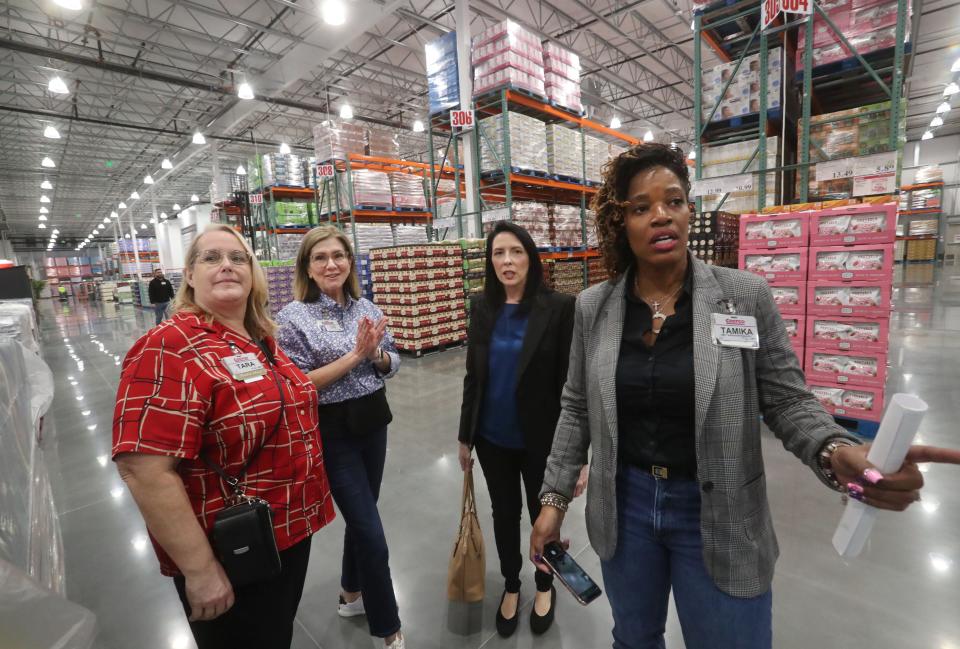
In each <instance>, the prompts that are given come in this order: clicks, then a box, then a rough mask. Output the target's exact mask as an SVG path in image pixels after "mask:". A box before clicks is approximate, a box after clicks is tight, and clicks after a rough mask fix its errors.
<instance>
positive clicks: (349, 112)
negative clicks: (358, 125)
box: [340, 104, 353, 119]
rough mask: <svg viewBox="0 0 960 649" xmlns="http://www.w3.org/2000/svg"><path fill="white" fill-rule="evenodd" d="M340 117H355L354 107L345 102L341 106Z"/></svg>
mask: <svg viewBox="0 0 960 649" xmlns="http://www.w3.org/2000/svg"><path fill="white" fill-rule="evenodd" d="M340 119H353V108H351V107H350V104H344V105H343V106H341V107H340Z"/></svg>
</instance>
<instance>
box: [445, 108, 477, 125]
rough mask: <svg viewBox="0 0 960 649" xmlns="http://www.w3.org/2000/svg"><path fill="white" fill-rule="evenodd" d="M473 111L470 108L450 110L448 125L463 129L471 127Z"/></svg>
mask: <svg viewBox="0 0 960 649" xmlns="http://www.w3.org/2000/svg"><path fill="white" fill-rule="evenodd" d="M473 121H474V116H473V111H472V110H451V111H450V126H452V127H453V128H460V129H463V130H467V129H471V128H473Z"/></svg>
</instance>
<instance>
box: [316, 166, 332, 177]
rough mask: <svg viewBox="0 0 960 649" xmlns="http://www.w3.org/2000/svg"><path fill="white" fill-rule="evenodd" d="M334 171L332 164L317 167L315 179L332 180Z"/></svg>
mask: <svg viewBox="0 0 960 649" xmlns="http://www.w3.org/2000/svg"><path fill="white" fill-rule="evenodd" d="M334 175H336V170H335V169H334V168H333V165H332V164H322V165H317V178H333V177H334Z"/></svg>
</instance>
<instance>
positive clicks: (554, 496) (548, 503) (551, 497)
mask: <svg viewBox="0 0 960 649" xmlns="http://www.w3.org/2000/svg"><path fill="white" fill-rule="evenodd" d="M540 504H541V505H543V506H544V507H556V508H557V509H559V510H560V511H562V512H565V511H567V508H568V507H569V506H570V501H569V500H567V499H566V498H564V497H563V496H561V495H560V494H558V493H555V492H552V491H550V492H547V493H545V494H543V495H542V496H540Z"/></svg>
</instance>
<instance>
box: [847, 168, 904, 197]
mask: <svg viewBox="0 0 960 649" xmlns="http://www.w3.org/2000/svg"><path fill="white" fill-rule="evenodd" d="M895 191H897V176H896V174H893V173H889V174H880V175H877V176H857V177H856V178H854V179H853V195H854V196H872V195H874V194H892V193H893V192H895Z"/></svg>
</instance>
